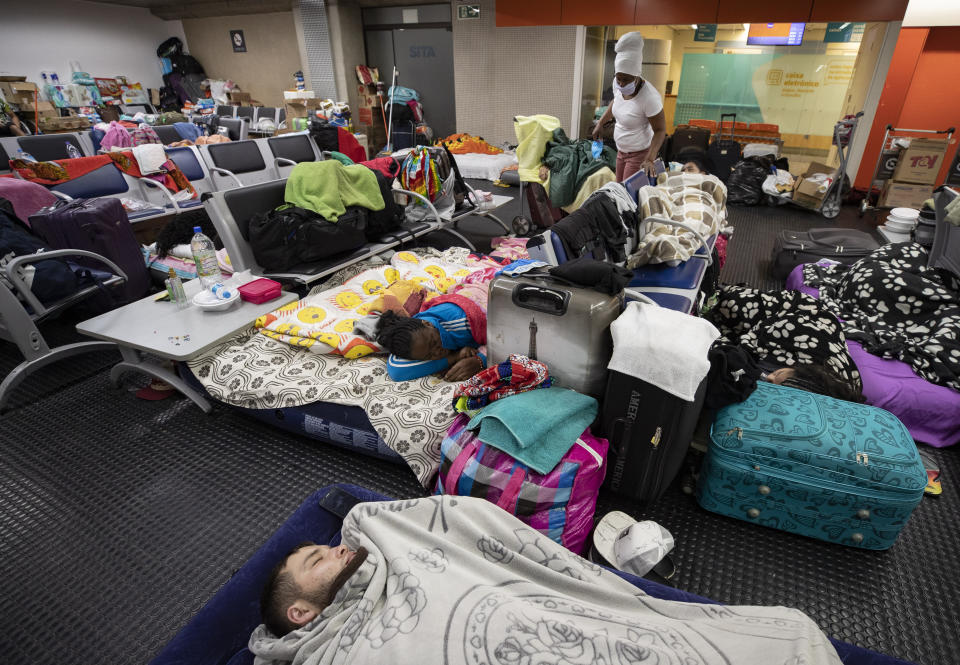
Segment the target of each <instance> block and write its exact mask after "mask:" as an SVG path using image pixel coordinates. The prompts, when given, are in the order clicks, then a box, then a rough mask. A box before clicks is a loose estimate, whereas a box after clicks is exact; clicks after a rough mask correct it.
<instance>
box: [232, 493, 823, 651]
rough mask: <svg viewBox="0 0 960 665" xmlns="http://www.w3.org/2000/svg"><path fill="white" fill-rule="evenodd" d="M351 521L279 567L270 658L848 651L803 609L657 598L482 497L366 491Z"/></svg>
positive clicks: (265, 642)
mask: <svg viewBox="0 0 960 665" xmlns="http://www.w3.org/2000/svg"><path fill="white" fill-rule="evenodd" d="M342 535H343V540H342V545H340V546H339V547H334V548H329V547H326V546H321V545H313V544H306V545H304V546H301V547H299V548H297V549H295V550H294V551H293V552H291V553H290V554H289V555H288V556H287V557H286V558H285V559H284V560H283V561H281V562H280V563H279V564H278V565H277V567H276V568H275V570H274V572H273V574H271V576H270V579H269V581H268V583H267V586H266V588H265V589H264V592H263V596H262V599H261V609H262V613H263V619H264V622H265V625H261V626H259V627H258V628H257V629H256V630H255V631H254V632H253V634H252V635H251V637H250V641H249V648H250V650H251V651H252V652H253V653H254V654H255V656H256V658H257V660H256V662H257V663H258V664H259V665H264V664H266V663H286V662H294V661H295V662H297V663H306V664H311V665H312V664H315V663H325V664H326V663H329V664H331V665H332V664H339V663H350V664H351V665H360V664H363V663H390V664H391V665H404V664H407V663H409V664H411V665H414V664H415V665H425V664H429V663H437V664H438V665H439V664H441V663H442V664H445V665H468V664H469V665H474V664H476V663H488V664H489V665H494V664H502V665H508V664H509V665H514V664H516V665H521V664H530V665H537V664H547V663H550V664H553V665H581V664H582V665H588V664H589V663H607V664H609V665H627V664H633V663H637V664H640V663H651V664H652V663H660V664H662V665H666V664H668V663H677V664H680V663H684V664H687V665H698V664H703V665H708V664H710V665H712V664H714V663H736V664H737V665H749V664H752V663H756V664H758V665H759V664H761V663H762V664H763V665H798V664H800V663H803V664H804V665H816V664H820V663H831V664H838V663H840V662H841V661H840V659H839V658H838V656H837V653H836V651H835V650H834V648H833V646H832V645H831V644H830V642H829V640H828V639H827V637H826V636H825V635H824V634H823V633H822V632H821V631H820V629H819V628H818V627H817V625H816V624H815V623H814V622H813V621H812V620H811V619H810V618H808V617H807V616H806V615H804V614H803V613H801V612H800V611H799V610H793V609H788V608H784V607H727V606H721V605H706V604H698V603H683V602H677V601H668V600H662V599H657V598H653V597H651V596H649V595H647V594H646V593H644V592H643V591H641V590H640V589H638V588H636V587H634V586H633V585H631V584H630V583H628V582H626V581H625V580H623V579H621V578H619V577H617V576H616V575H614V574H613V573H611V572H609V571H607V570H605V569H603V568H600V567H598V566H596V565H594V564H592V563H590V562H588V561H586V560H585V559H582V558H581V557H579V556H577V555H575V554H573V553H571V552H569V551H568V550H566V549H564V548H563V547H561V546H560V545H558V544H556V543H555V542H553V541H552V540H550V539H549V538H547V537H546V536H544V535H542V534H540V533H538V532H537V531H534V530H533V529H530V528H529V527H527V526H525V525H524V524H523V523H521V522H520V521H519V520H517V519H516V518H515V517H514V516H512V515H510V514H508V513H506V512H505V511H503V510H501V509H500V508H498V507H497V506H495V505H493V504H491V503H489V502H487V501H484V500H483V499H477V498H470V497H456V496H449V495H447V496H433V497H429V498H423V499H413V500H407V501H393V502H383V503H363V504H359V505H357V506H356V507H354V508H353V510H351V511H350V513H349V514H348V515H347V517H346V519H345V520H344V523H343V530H342Z"/></svg>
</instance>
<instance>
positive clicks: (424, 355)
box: [377, 298, 486, 382]
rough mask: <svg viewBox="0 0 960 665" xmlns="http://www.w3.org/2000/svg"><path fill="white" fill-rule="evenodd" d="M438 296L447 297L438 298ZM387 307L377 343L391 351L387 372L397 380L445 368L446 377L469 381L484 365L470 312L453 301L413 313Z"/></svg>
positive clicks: (381, 321)
mask: <svg viewBox="0 0 960 665" xmlns="http://www.w3.org/2000/svg"><path fill="white" fill-rule="evenodd" d="M437 300H446V298H438V299H437ZM403 314H404V312H403V310H402V309H401V310H399V313H398V312H397V311H385V312H384V313H383V314H382V315H381V317H380V322H379V325H378V328H377V344H379V345H380V346H382V347H383V348H384V349H385V350H387V351H389V352H390V358H389V359H388V360H387V372H388V373H389V375H390V378H391V379H393V380H394V381H411V380H413V379H419V378H420V377H423V376H427V375H428V374H434V373H436V372H443V379H444V380H445V381H451V382H460V381H466V380H467V379H469V378H470V377H471V376H473V375H474V374H476V373H477V372H479V371H480V370H481V369H483V367H484V361H485V358H484V357H483V355H482V354H480V353H479V352H478V351H477V347H478V346H480V344H481V343H483V342H484V341H486V340H478V339H477V338H476V336H475V335H474V333H473V332H471V331H472V329H473V328H475V327H476V326H475V325H471V322H470V320H469V317H468V316H467V313H466V312H465V311H464V309H463V307H460V306H459V305H456V304H454V303H453V302H449V301H447V302H438V303H437V304H435V305H432V306H430V307H429V308H428V309H426V310H424V311H422V312H420V313H419V314H415V315H413V316H412V317H407V316H403Z"/></svg>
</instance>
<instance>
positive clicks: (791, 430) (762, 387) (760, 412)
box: [697, 382, 927, 550]
mask: <svg viewBox="0 0 960 665" xmlns="http://www.w3.org/2000/svg"><path fill="white" fill-rule="evenodd" d="M926 484H927V474H926V471H925V470H924V468H923V463H922V462H921V460H920V453H919V452H918V451H917V447H916V444H915V443H914V442H913V439H912V438H911V437H910V434H909V433H908V432H907V429H906V427H904V426H903V423H901V422H900V421H899V420H897V418H896V417H895V416H894V415H893V414H891V413H889V412H887V411H884V410H883V409H878V408H876V407H872V406H866V405H864V404H854V403H852V402H844V401H842V400H838V399H833V398H831V397H825V396H823V395H817V394H814V393H809V392H805V391H803V390H797V389H796V388H788V387H785V386H780V385H775V384H772V383H765V382H761V383H759V384H757V389H756V391H755V392H754V393H753V394H752V395H750V397H749V398H748V399H747V400H746V401H744V402H741V403H739V404H733V405H731V406H728V407H725V408H724V409H721V410H720V412H719V413H718V414H717V417H716V419H715V420H714V423H713V426H712V428H711V430H710V442H709V445H708V448H707V457H706V460H705V461H704V465H703V469H702V470H701V472H700V478H699V481H698V483H697V499H698V501H699V502H700V505H701V506H703V507H704V508H706V509H707V510H710V511H713V512H715V513H720V514H721V515H727V516H729V517H736V518H738V519H742V520H745V521H748V522H754V523H756V524H762V525H764V526H769V527H773V528H775V529H781V530H783V531H789V532H791V533H798V534H801V535H804V536H810V537H811V538H819V539H821V540H826V541H828V542H831V543H839V544H841V545H850V546H853V547H862V548H866V549H872V550H883V549H887V548H888V547H890V546H891V545H893V542H894V541H895V540H896V539H897V534H899V533H900V530H901V529H902V528H903V526H904V525H905V524H906V523H907V520H908V519H910V514H911V513H912V512H913V509H914V508H916V507H917V505H918V504H919V503H920V500H921V499H922V498H923V489H924V487H925V486H926Z"/></svg>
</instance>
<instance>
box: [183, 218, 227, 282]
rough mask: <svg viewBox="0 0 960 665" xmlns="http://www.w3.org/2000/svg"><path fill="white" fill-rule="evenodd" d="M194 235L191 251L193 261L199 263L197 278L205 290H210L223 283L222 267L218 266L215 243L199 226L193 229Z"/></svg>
mask: <svg viewBox="0 0 960 665" xmlns="http://www.w3.org/2000/svg"><path fill="white" fill-rule="evenodd" d="M193 233H194V236H193V239H192V240H191V241H190V251H191V252H193V260H194V261H196V263H197V277H199V278H200V284H201V285H202V286H203V288H205V289H209V288H211V287H212V286H213V285H214V284H220V283H222V282H223V275H222V274H221V273H220V266H219V265H217V250H216V248H215V247H214V246H213V241H212V240H210V238H208V237H207V236H205V235H203V231H202V230H201V229H200V227H199V226H194V227H193Z"/></svg>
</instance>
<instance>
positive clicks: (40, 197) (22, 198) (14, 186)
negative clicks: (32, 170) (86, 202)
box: [0, 178, 57, 224]
mask: <svg viewBox="0 0 960 665" xmlns="http://www.w3.org/2000/svg"><path fill="white" fill-rule="evenodd" d="M0 198H4V199H6V200H8V201H9V202H10V203H12V204H13V212H14V214H16V216H17V217H18V218H19V219H20V220H21V221H23V222H25V223H27V224H29V223H30V215H32V214H34V213H35V212H37V211H38V210H39V209H40V208H45V207H46V206H48V205H50V204H52V203H53V202H54V201H56V200H57V197H56V196H54V195H53V194H51V193H50V190H48V189H47V188H46V187H44V186H43V185H38V184H37V183H35V182H30V181H28V180H20V179H19V178H0Z"/></svg>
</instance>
